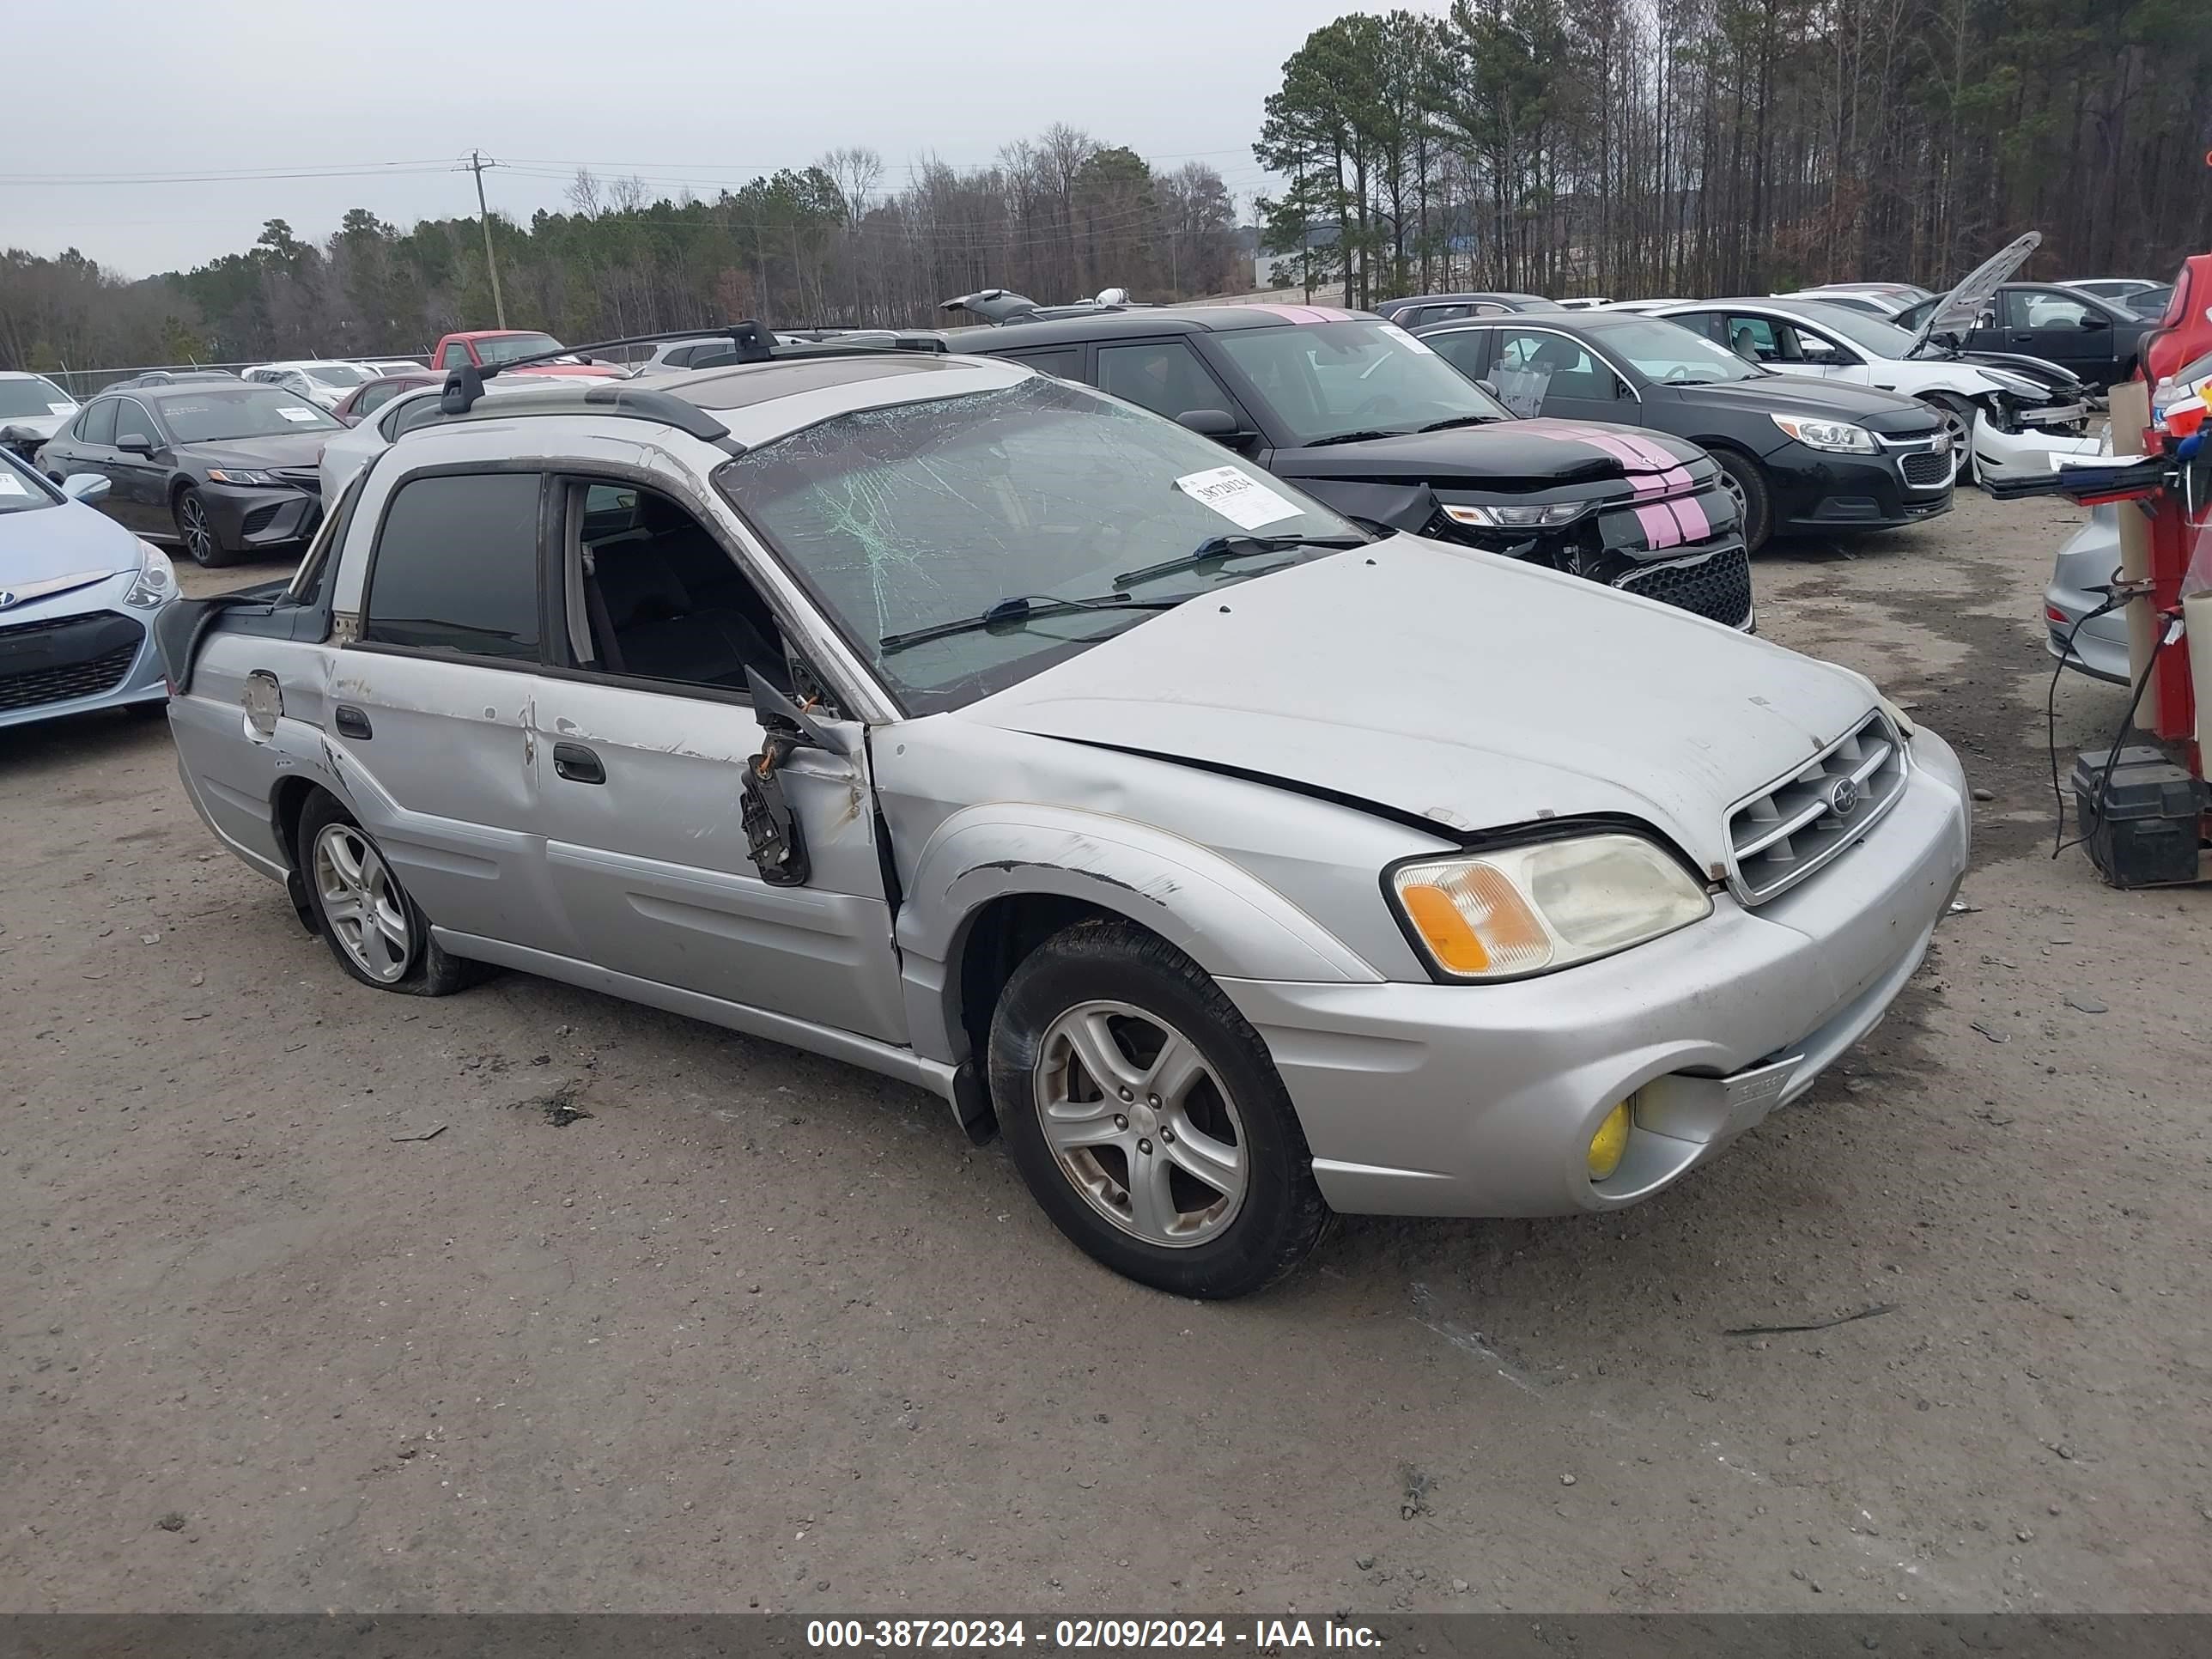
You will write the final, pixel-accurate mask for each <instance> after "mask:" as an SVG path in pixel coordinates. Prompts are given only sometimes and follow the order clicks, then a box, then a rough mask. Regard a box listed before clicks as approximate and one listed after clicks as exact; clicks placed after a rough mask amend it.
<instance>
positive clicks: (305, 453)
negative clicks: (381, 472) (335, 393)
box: [38, 380, 345, 566]
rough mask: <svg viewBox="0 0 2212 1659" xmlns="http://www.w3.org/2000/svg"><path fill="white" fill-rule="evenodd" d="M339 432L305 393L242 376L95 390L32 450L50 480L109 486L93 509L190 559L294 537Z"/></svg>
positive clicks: (312, 517)
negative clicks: (86, 479)
mask: <svg viewBox="0 0 2212 1659" xmlns="http://www.w3.org/2000/svg"><path fill="white" fill-rule="evenodd" d="M344 430H345V428H344V427H343V425H342V424H340V423H339V422H337V421H335V420H333V419H331V416H328V415H326V414H325V413H324V412H323V411H322V410H319V409H317V408H316V407H315V406H314V405H313V404H310V403H308V402H307V400H306V399H305V398H298V397H295V396H294V395H293V394H292V393H290V392H283V391H280V390H278V389H277V388H276V387H274V386H252V385H248V384H247V383H246V382H245V381H242V380H228V381H216V380H194V381H178V382H175V383H173V384H170V385H167V386H134V387H132V388H131V389H130V390H129V391H127V392H101V393H100V396H98V397H96V398H94V399H93V400H92V401H91V402H90V403H88V404H86V405H85V406H84V408H83V409H82V410H81V411H79V413H78V415H77V416H76V419H75V420H73V421H71V422H70V423H69V425H67V426H66V427H64V428H62V430H61V431H60V432H59V433H58V434H56V435H55V436H54V437H53V439H52V441H49V442H48V443H47V444H46V447H44V448H42V449H40V451H39V457H38V465H39V470H40V471H42V472H44V473H45V474H46V476H47V477H50V478H56V479H58V478H61V477H65V476H67V475H69V474H71V473H79V472H90V473H94V474H97V475H98V476H99V477H103V478H106V480H107V481H108V484H109V489H108V493H107V495H106V499H105V501H102V502H101V504H100V505H101V510H102V511H104V512H105V513H106V514H107V515H108V516H109V517H110V518H112V519H113V520H116V521H117V522H118V523H119V524H121V525H122V526H124V527H125V529H128V530H134V531H136V532H137V533H138V534H140V535H142V536H153V537H159V538H164V539H170V540H174V541H178V542H180V543H182V544H184V549H185V552H187V553H189V554H190V555H191V556H192V559H193V561H194V562H196V563H198V564H202V565H209V566H213V565H221V564H228V563H229V562H231V561H232V560H234V559H236V558H239V557H240V556H244V555H246V554H248V553H264V552H274V551H276V550H281V549H283V548H286V547H289V546H291V545H292V544H295V543H300V542H304V541H306V540H307V538H309V537H310V536H312V535H313V534H314V532H315V526H316V525H317V524H318V523H319V522H320V520H321V519H322V495H321V488H320V483H319V477H318V475H317V472H316V469H315V463H316V462H317V461H318V460H319V459H320V458H321V456H322V453H323V446H324V445H325V443H327V442H329V441H330V439H331V435H332V434H334V433H338V432H343V431H344Z"/></svg>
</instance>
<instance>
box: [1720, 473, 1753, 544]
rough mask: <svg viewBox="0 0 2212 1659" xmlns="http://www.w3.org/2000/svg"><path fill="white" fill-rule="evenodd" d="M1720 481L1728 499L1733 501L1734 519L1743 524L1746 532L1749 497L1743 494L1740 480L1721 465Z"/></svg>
mask: <svg viewBox="0 0 2212 1659" xmlns="http://www.w3.org/2000/svg"><path fill="white" fill-rule="evenodd" d="M1721 483H1722V484H1723V487H1725V488H1726V489H1727V490H1728V493H1729V500H1731V501H1734V502H1735V521H1736V522H1737V523H1738V524H1740V525H1741V526H1744V528H1745V530H1746V532H1749V530H1750V527H1751V497H1750V496H1749V495H1747V494H1745V492H1744V488H1743V482H1742V480H1741V479H1740V478H1738V477H1736V476H1735V473H1733V472H1731V471H1729V470H1728V468H1726V467H1723V468H1722V469H1721Z"/></svg>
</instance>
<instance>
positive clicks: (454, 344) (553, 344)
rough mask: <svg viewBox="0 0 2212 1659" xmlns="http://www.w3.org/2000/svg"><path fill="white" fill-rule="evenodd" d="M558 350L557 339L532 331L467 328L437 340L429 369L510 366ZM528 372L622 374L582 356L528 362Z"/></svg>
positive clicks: (592, 376) (606, 376)
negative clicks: (552, 360) (519, 360)
mask: <svg viewBox="0 0 2212 1659" xmlns="http://www.w3.org/2000/svg"><path fill="white" fill-rule="evenodd" d="M560 349H561V343H560V342H559V341H558V340H556V339H555V338H554V337H552V336H551V335H550V334H541V333H539V332H538V331H537V330H535V329H527V328H476V329H469V330H467V331H464V332H462V333H459V334H448V335H447V336H446V337H444V338H443V339H441V340H440V341H439V342H438V349H436V350H435V351H434V352H432V353H431V354H430V366H431V367H432V368H459V367H460V366H461V365H462V364H463V363H474V364H475V365H476V366H477V368H485V367H487V366H488V365H489V364H492V363H511V362H513V361H514V360H515V359H516V358H517V357H534V356H537V355H538V353H539V352H541V351H558V350H560ZM530 372H531V373H532V374H567V375H571V376H574V377H576V378H578V379H584V380H620V379H621V378H622V374H623V371H622V370H621V369H619V368H616V367H614V366H613V365H612V364H611V363H595V362H591V361H590V360H589V359H588V358H584V357H570V358H566V359H562V360H560V361H557V362H545V363H532V364H531V365H530Z"/></svg>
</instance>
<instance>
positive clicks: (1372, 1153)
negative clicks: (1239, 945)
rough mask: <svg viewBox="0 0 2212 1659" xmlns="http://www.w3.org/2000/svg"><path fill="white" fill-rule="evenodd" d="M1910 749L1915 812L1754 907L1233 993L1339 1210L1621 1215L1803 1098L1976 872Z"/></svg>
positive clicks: (1724, 905) (1960, 789)
mask: <svg viewBox="0 0 2212 1659" xmlns="http://www.w3.org/2000/svg"><path fill="white" fill-rule="evenodd" d="M1912 758H1913V770H1912V773H1911V780H1910V781H1909V783H1908V784H1907V786H1906V790H1905V796H1904V798H1903V799H1901V800H1899V803H1898V805H1896V807H1895V808H1894V809H1893V810H1892V811H1890V812H1889V814H1888V815H1887V817H1884V818H1882V819H1881V821H1880V822H1879V823H1877V824H1876V825H1875V828H1874V829H1872V830H1871V831H1870V832H1869V834H1868V835H1867V836H1866V838H1865V839H1864V841H1863V842H1861V843H1860V844H1859V845H1857V847H1855V848H1852V849H1851V850H1850V851H1849V852H1847V853H1845V854H1843V855H1842V856H1841V857H1840V858H1838V860H1836V861H1835V862H1834V863H1833V864H1832V865H1831V866H1829V867H1827V868H1826V869H1825V870H1823V871H1822V872H1820V874H1819V875H1817V876H1814V878H1811V879H1809V880H1808V881H1806V882H1804V883H1802V884H1800V885H1799V886H1797V887H1796V888H1794V889H1792V890H1790V891H1789V892H1787V893H1785V894H1784V895H1782V896H1780V897H1778V898H1776V899H1774V900H1772V901H1771V902H1768V903H1766V904H1765V905H1762V906H1760V907H1759V908H1758V909H1756V910H1746V909H1744V908H1741V906H1739V905H1738V904H1737V903H1736V902H1735V899H1734V898H1733V897H1731V896H1729V895H1727V894H1725V893H1723V894H1721V895H1719V896H1717V897H1716V898H1715V900H1714V911H1713V914H1712V915H1711V917H1709V918H1708V919H1707V920H1706V921H1703V922H1700V923H1699V924H1698V925H1697V926H1695V927H1687V928H1684V929H1683V930H1682V931H1681V932H1680V933H1674V934H1672V935H1669V936H1668V938H1665V939H1656V940H1654V941H1653V942H1652V943H1650V944H1649V945H1639V946H1638V947H1636V948H1635V949H1633V950H1630V951H1623V952H1622V953H1621V954H1620V955H1619V956H1615V957H1607V959H1605V960H1604V961H1601V962H1596V963H1589V964H1588V965H1587V966H1585V967H1581V968H1574V969H1567V970H1565V971H1564V972H1562V973H1559V974H1553V975H1545V976H1543V977H1541V978H1537V979H1532V980H1524V981H1517V982H1515V983H1511V984H1504V985H1494V986H1455V985H1407V984H1395V983H1394V984H1385V985H1375V984H1362V985H1341V984H1308V983H1295V984H1286V983H1278V982H1267V981H1253V980H1225V981H1223V982H1222V988H1223V989H1224V990H1225V992H1226V993H1227V994H1228V995H1229V998H1230V1000H1231V1001H1233V1002H1234V1003H1235V1004H1236V1005H1237V1009H1238V1011H1239V1012H1242V1013H1243V1016H1244V1017H1245V1018H1247V1019H1248V1020H1249V1021H1250V1022H1251V1023H1252V1024H1253V1026H1254V1027H1255V1029H1256V1030H1258V1031H1259V1033H1260V1035H1261V1038H1262V1040H1264V1041H1265V1042H1266V1043H1267V1048H1268V1051H1269V1053H1270V1054H1272V1055H1273V1058H1274V1061H1275V1064H1276V1066H1277V1069H1278V1070H1279V1072H1280V1073H1281V1074H1282V1078H1283V1081H1284V1084H1285V1087H1286V1088H1287V1089H1288V1090H1289V1091H1290V1096H1291V1101H1292V1103H1293V1104H1294V1105H1295V1106H1296V1107H1297V1113H1298V1118H1299V1121H1300V1124H1301V1126H1302V1127H1304V1132H1305V1136H1306V1140H1307V1143H1308V1145H1309V1146H1310V1147H1311V1148H1312V1151H1313V1155H1314V1176H1315V1179H1316V1181H1317V1182H1320V1185H1321V1188H1322V1193H1323V1194H1324V1195H1326V1196H1327V1198H1328V1201H1329V1202H1330V1204H1331V1205H1333V1206H1335V1207H1336V1208H1337V1209H1340V1210H1344V1211H1350V1212H1368V1213H1377V1214H1392V1215H1450V1216H1534V1215H1569V1214H1574V1213H1577V1212H1582V1211H1586V1210H1606V1209H1613V1208H1617V1207H1619V1206H1621V1205H1624V1204H1628V1203H1632V1202H1634V1201H1636V1200H1638V1199H1641V1198H1644V1197H1648V1196H1649V1195H1650V1194H1652V1193H1654V1192H1656V1191H1658V1190H1659V1189H1660V1188H1663V1187H1666V1186H1668V1185H1670V1184H1671V1183H1672V1182H1674V1181H1675V1180H1677V1179H1679V1178H1680V1176H1682V1175H1684V1174H1686V1172H1687V1171H1688V1170H1692V1169H1694V1168H1695V1167H1697V1166H1698V1165H1699V1164H1702V1163H1704V1162H1705V1161H1706V1160H1707V1159H1708V1158H1711V1157H1713V1156H1714V1155H1715V1154H1717V1152H1720V1150H1721V1149H1722V1148H1723V1147H1724V1146H1727V1145H1728V1144H1729V1142H1730V1141H1732V1140H1733V1139H1735V1137H1736V1136H1738V1135H1740V1134H1741V1133H1743V1132H1744V1131H1745V1130H1747V1129H1748V1128H1750V1127H1753V1125H1754V1124H1756V1123H1758V1122H1759V1121H1761V1120H1762V1119H1763V1118H1764V1117H1765V1115H1766V1114H1767V1113H1769V1112H1770V1111H1771V1110H1773V1109H1775V1108H1777V1107H1778V1106H1781V1105H1784V1104H1786V1103H1788V1102H1789V1101H1790V1100H1792V1099H1794V1098H1796V1097H1797V1096H1798V1095H1800V1094H1802V1093H1803V1092H1804V1091H1805V1090H1807V1089H1808V1088H1810V1087H1811V1086H1812V1085H1813V1082H1814V1079H1816V1078H1818V1077H1819V1075H1820V1073H1821V1071H1822V1070H1823V1069H1824V1068H1825V1067H1826V1066H1828V1065H1829V1064H1830V1063H1831V1062H1832V1060H1835V1059H1836V1057H1837V1056H1838V1055H1839V1054H1842V1053H1843V1052H1844V1050H1845V1049H1846V1048H1849V1047H1850V1045H1851V1044H1852V1043H1853V1042H1857V1040H1858V1039H1859V1038H1860V1037H1861V1036H1863V1035H1864V1034H1865V1033H1866V1032H1867V1031H1868V1030H1870V1029H1872V1027H1873V1026H1874V1025H1875V1023H1876V1022H1877V1021H1879V1020H1880V1019H1881V1016H1882V1013H1883V1012H1884V1010H1886V1009H1887V1007H1888V1006H1889V1003H1890V1001H1891V1000H1892V999H1893V998H1894V997H1895V996H1896V994H1897V993H1898V992H1899V990H1900V989H1901V988H1902V987H1904V985H1905V981H1906V980H1907V979H1909V978H1910V977H1911V974H1912V971H1913V969H1915V968H1917V966H1918V965H1919V963H1920V960H1921V957H1923V954H1924V953H1925V952H1926V951H1927V948H1928V943H1929V939H1930V938H1931V937H1932V936H1933V934H1934V933H1935V928H1936V921H1938V919H1939V918H1940V917H1941V916H1942V914H1943V909H1944V907H1945V905H1946V904H1947V903H1948V902H1949V900H1950V897H1951V895H1952V893H1953V892H1954V891H1955V890H1956V889H1957V886H1958V884H1959V880H1960V877H1961V876H1962V875H1963V874H1964V873H1965V871H1966V853H1967V822H1968V820H1967V810H1966V783H1965V780H1964V778H1963V776H1962V775H1961V774H1960V769H1959V763H1958V760H1957V758H1956V757H1954V755H1953V754H1952V752H1951V750H1950V748H1949V746H1948V744H1945V743H1944V742H1943V741H1942V738H1938V737H1936V735H1935V734H1934V733H1932V732H1927V731H1925V730H1923V731H1922V732H1919V733H1918V734H1917V736H1916V737H1915V738H1914V739H1913V743H1912ZM1784 1060H1794V1061H1795V1062H1796V1063H1795V1064H1794V1065H1793V1066H1789V1067H1787V1068H1786V1069H1782V1068H1780V1067H1779V1066H1778V1062H1781V1061H1784ZM1770 1066H1775V1067H1777V1069H1775V1070H1771V1071H1767V1070H1765V1069H1764V1068H1766V1067H1770ZM1747 1073H1751V1074H1752V1075H1749V1076H1747V1075H1745V1074H1747ZM1762 1073H1763V1074H1762ZM1631 1096H1636V1097H1637V1103H1636V1109H1635V1112H1636V1124H1635V1127H1634V1129H1633V1130H1632V1133H1631V1135H1630V1146H1629V1151H1628V1154H1627V1156H1626V1158H1625V1159H1624V1160H1623V1162H1622V1164H1621V1167H1620V1170H1619V1171H1617V1172H1616V1173H1615V1174H1614V1175H1613V1176H1612V1177H1610V1178H1609V1179H1607V1180H1606V1181H1604V1182H1592V1181H1591V1180H1590V1179H1589V1171H1588V1169H1587V1165H1586V1154H1587V1151H1588V1147H1589V1139H1590V1136H1591V1135H1592V1134H1593V1133H1595V1131H1596V1128H1597V1127H1598V1125H1599V1123H1600V1122H1601V1121H1603V1119H1604V1118H1605V1116H1606V1115H1607V1113H1608V1112H1609V1111H1611V1110H1612V1109H1613V1106H1614V1105H1616V1104H1617V1103H1619V1102H1620V1101H1622V1100H1624V1099H1626V1098H1628V1097H1631Z"/></svg>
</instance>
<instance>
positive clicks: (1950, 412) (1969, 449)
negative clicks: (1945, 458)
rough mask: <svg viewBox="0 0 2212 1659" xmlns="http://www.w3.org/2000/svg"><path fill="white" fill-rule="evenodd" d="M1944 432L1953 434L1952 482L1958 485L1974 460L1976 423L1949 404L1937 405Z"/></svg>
mask: <svg viewBox="0 0 2212 1659" xmlns="http://www.w3.org/2000/svg"><path fill="white" fill-rule="evenodd" d="M1936 412H1937V413H1938V414H1940V415H1942V417H1943V430H1944V431H1946V432H1948V433H1949V434H1950V435H1951V481H1952V482H1953V483H1957V482H1958V481H1959V478H1960V476H1961V475H1962V474H1963V473H1964V472H1965V471H1966V468H1967V466H1968V465H1969V464H1971V463H1972V460H1973V459H1974V423H1973V422H1972V420H1970V419H1969V418H1968V417H1967V416H1966V415H1965V414H1964V413H1963V412H1961V411H1960V410H1956V409H1954V408H1953V407H1952V406H1951V405H1950V404H1937V405H1936Z"/></svg>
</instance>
